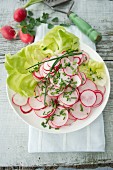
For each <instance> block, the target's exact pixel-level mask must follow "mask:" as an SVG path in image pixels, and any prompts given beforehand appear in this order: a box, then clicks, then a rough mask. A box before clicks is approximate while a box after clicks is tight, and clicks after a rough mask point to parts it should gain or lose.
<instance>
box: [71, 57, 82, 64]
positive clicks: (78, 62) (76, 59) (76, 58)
mask: <svg viewBox="0 0 113 170" xmlns="http://www.w3.org/2000/svg"><path fill="white" fill-rule="evenodd" d="M73 61H76V62H77V64H78V65H79V64H80V63H81V59H80V57H76V56H75V57H74V59H73Z"/></svg>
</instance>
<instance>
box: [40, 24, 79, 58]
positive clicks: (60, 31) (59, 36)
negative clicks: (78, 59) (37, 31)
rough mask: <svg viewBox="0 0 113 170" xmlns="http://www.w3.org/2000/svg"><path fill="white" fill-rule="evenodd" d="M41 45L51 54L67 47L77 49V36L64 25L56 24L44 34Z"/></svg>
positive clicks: (67, 48)
mask: <svg viewBox="0 0 113 170" xmlns="http://www.w3.org/2000/svg"><path fill="white" fill-rule="evenodd" d="M41 45H42V47H43V48H46V50H50V53H51V54H52V55H53V54H54V53H60V52H62V51H64V50H69V49H71V50H79V38H78V37H76V36H75V35H74V34H72V33H69V32H67V31H66V29H65V28H64V27H62V26H56V27H54V28H53V29H51V30H50V31H49V32H48V33H47V34H46V36H45V37H44V39H43V41H42V43H41ZM46 50H45V51H46Z"/></svg>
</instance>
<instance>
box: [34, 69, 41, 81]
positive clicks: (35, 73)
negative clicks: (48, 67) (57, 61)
mask: <svg viewBox="0 0 113 170" xmlns="http://www.w3.org/2000/svg"><path fill="white" fill-rule="evenodd" d="M33 76H34V77H35V78H37V79H39V80H40V79H42V78H43V77H42V76H41V75H40V72H39V71H38V72H36V71H34V72H33Z"/></svg>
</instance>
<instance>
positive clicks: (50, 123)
mask: <svg viewBox="0 0 113 170" xmlns="http://www.w3.org/2000/svg"><path fill="white" fill-rule="evenodd" d="M48 125H49V126H51V127H52V128H59V127H58V126H55V125H54V124H53V123H52V121H51V120H49V121H48Z"/></svg>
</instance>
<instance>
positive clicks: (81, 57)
mask: <svg viewBox="0 0 113 170" xmlns="http://www.w3.org/2000/svg"><path fill="white" fill-rule="evenodd" d="M76 57H79V59H80V62H79V63H78V65H81V64H82V63H83V56H82V54H80V55H77V56H75V58H76Z"/></svg>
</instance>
